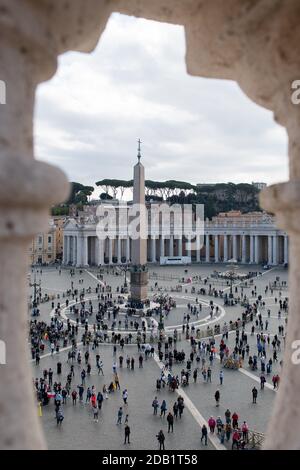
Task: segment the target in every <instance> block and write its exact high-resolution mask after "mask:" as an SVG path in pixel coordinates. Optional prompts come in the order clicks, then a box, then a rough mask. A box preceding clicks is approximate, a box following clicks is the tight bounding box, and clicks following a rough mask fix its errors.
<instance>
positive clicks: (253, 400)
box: [252, 387, 258, 403]
mask: <svg viewBox="0 0 300 470" xmlns="http://www.w3.org/2000/svg"><path fill="white" fill-rule="evenodd" d="M257 395H258V392H257V388H256V387H253V388H252V403H256V399H257Z"/></svg>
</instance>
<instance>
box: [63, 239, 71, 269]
mask: <svg viewBox="0 0 300 470" xmlns="http://www.w3.org/2000/svg"><path fill="white" fill-rule="evenodd" d="M65 237H66V238H65V242H66V243H65V244H64V254H65V260H66V264H68V263H69V261H70V259H69V240H70V238H69V235H65Z"/></svg>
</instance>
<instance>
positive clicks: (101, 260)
mask: <svg viewBox="0 0 300 470" xmlns="http://www.w3.org/2000/svg"><path fill="white" fill-rule="evenodd" d="M98 250H99V258H98V259H99V265H100V266H103V265H104V240H103V238H98Z"/></svg>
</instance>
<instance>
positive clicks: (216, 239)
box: [214, 235, 219, 263]
mask: <svg viewBox="0 0 300 470" xmlns="http://www.w3.org/2000/svg"><path fill="white" fill-rule="evenodd" d="M214 248H215V263H218V262H219V235H215V246H214Z"/></svg>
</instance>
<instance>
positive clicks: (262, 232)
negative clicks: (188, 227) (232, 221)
mask: <svg viewBox="0 0 300 470" xmlns="http://www.w3.org/2000/svg"><path fill="white" fill-rule="evenodd" d="M204 235H212V236H215V235H220V236H225V235H229V236H232V235H240V236H242V235H246V236H260V237H263V236H264V237H267V236H287V235H288V234H287V232H284V231H283V230H276V229H274V228H272V229H248V230H245V229H240V230H239V229H238V228H235V229H228V228H227V227H226V229H221V228H219V227H218V228H216V229H209V230H205V231H204Z"/></svg>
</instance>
